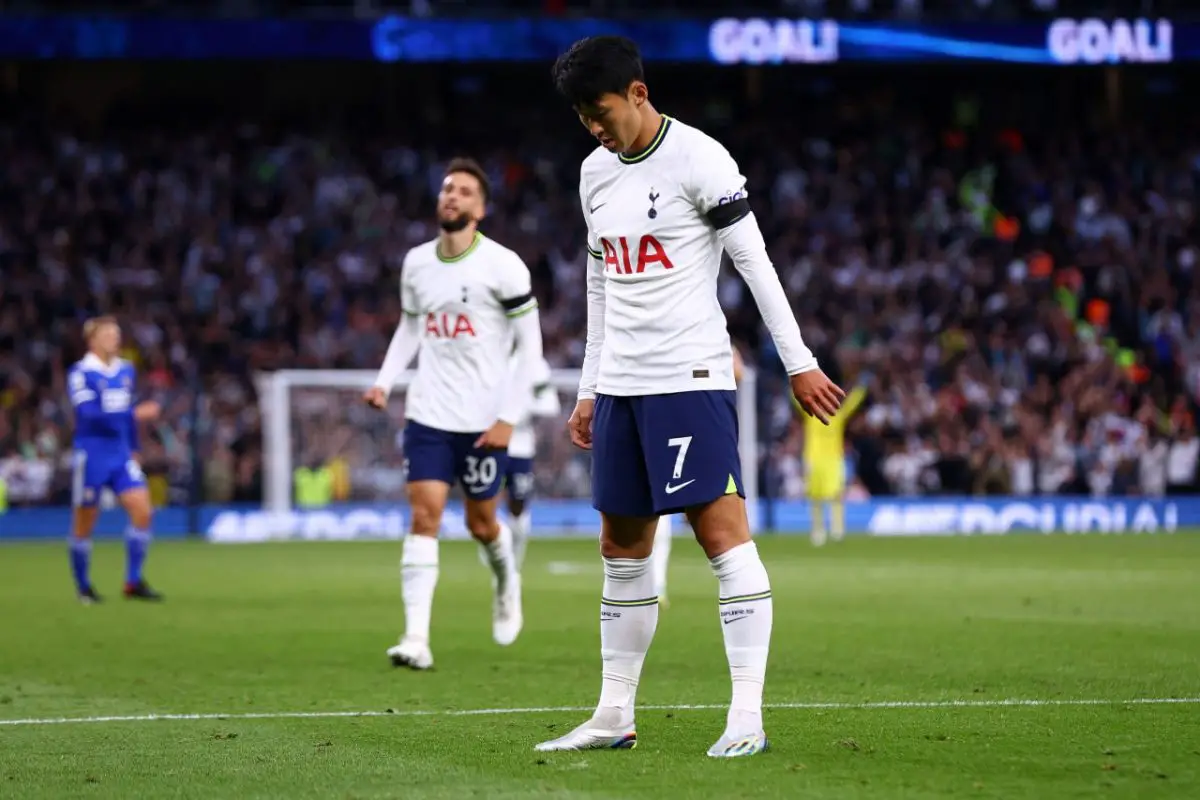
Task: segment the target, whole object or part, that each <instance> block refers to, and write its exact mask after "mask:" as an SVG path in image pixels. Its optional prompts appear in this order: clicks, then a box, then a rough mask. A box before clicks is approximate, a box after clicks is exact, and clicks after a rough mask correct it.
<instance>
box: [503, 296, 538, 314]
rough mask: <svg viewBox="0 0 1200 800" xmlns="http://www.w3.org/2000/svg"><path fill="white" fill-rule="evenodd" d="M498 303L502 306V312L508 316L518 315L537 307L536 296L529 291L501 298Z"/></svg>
mask: <svg viewBox="0 0 1200 800" xmlns="http://www.w3.org/2000/svg"><path fill="white" fill-rule="evenodd" d="M500 305H501V306H503V307H504V313H505V314H506V315H507V316H508V317H510V318H512V317H520V316H522V315H524V314H526V313H528V312H530V311H532V310H533V309H535V308H537V298H536V297H534V296H533V293H532V292H530V293H529V294H523V295H520V296H519V297H510V298H508V299H501V300H500Z"/></svg>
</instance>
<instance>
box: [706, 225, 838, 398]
mask: <svg viewBox="0 0 1200 800" xmlns="http://www.w3.org/2000/svg"><path fill="white" fill-rule="evenodd" d="M719 235H720V237H721V244H722V245H723V246H724V247H725V252H727V253H729V257H730V258H731V259H733V266H734V267H735V268H736V269H737V271H738V272H739V273H740V274H741V276H742V278H743V279H744V280H745V281H746V285H747V286H749V287H750V293H751V294H752V295H754V302H755V303H756V304H757V305H758V311H759V313H760V314H762V318H763V324H764V325H766V326H767V330H768V331H770V332H771V338H772V339H774V340H775V348H776V349H777V350H778V351H779V358H780V360H781V361H783V366H784V368H785V369H787V373H788V374H789V375H797V374H799V373H801V372H809V371H810V370H814V369H817V359H816V356H814V355H813V352H812V351H811V350H809V349H808V345H806V344H804V337H803V336H801V335H800V325H799V324H798V323H797V322H796V317H795V315H793V314H792V307H791V304H790V303H788V299H787V295H786V294H785V293H784V291H783V284H781V283H780V282H779V275H778V274H777V273H776V272H775V265H774V264H772V263H771V257H770V256H769V255H767V243H766V242H765V241H763V236H762V231H760V230H759V228H758V221H757V220H756V219H755V218H754V215H753V214H751V215H749V216H747V217H745V218H744V219H742V220H740V221H738V222H736V223H734V224H733V225H730V226H729V227H727V228H721V229H720V231H719Z"/></svg>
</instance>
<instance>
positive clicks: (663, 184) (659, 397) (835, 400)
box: [537, 36, 844, 758]
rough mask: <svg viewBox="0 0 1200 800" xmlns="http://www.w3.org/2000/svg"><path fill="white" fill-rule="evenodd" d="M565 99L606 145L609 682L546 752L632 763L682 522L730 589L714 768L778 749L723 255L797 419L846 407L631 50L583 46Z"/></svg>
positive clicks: (599, 449) (629, 46) (729, 185)
mask: <svg viewBox="0 0 1200 800" xmlns="http://www.w3.org/2000/svg"><path fill="white" fill-rule="evenodd" d="M553 76H554V83H555V86H556V88H557V89H558V91H559V93H560V94H561V95H562V96H563V97H564V98H565V99H566V100H567V102H568V103H570V104H571V107H572V108H573V109H574V110H575V112H576V113H577V114H578V115H579V119H580V121H581V122H582V123H583V125H584V127H585V128H587V130H588V132H589V133H591V134H592V135H593V136H594V137H595V138H596V139H597V140H599V142H600V146H599V147H598V148H597V149H596V150H595V151H594V152H593V153H592V154H591V155H590V156H588V157H587V158H586V159H585V160H584V162H583V166H582V168H581V170H580V176H579V199H580V203H581V205H582V206H583V216H584V220H585V221H586V223H587V231H588V250H589V251H590V253H591V259H590V262H589V269H588V276H587V297H588V325H587V347H586V351H585V357H584V363H583V377H582V379H581V381H580V386H579V396H578V403H577V405H576V406H575V411H574V413H573V414H572V415H571V420H570V423H569V426H570V431H571V440H572V441H573V442H574V443H575V444H576V445H578V446H579V447H582V448H585V449H590V450H591V451H592V502H593V505H594V506H595V507H596V508H597V509H598V510H599V511H600V514H601V519H602V529H601V535H600V552H601V555H602V556H603V558H604V592H603V596H602V597H601V600H600V607H601V611H600V653H601V658H602V660H603V684H602V688H601V691H600V702H599V704H598V705H597V708H596V712H595V714H594V715H593V717H592V718H591V719H590V720H588V721H587V722H585V723H584V724H583V725H581V726H579V727H578V728H576V729H575V730H573V731H571V732H570V733H568V734H567V735H566V736H563V737H562V738H559V739H555V740H553V741H549V742H544V743H542V744H540V745H538V748H537V749H539V750H584V749H592V748H629V747H633V746H635V745H636V743H637V733H636V732H635V728H634V699H635V695H636V693H637V686H638V680H639V677H640V675H641V671H642V662H643V661H644V659H645V656H646V652H647V651H648V650H649V648H650V642H651V640H652V639H653V638H654V629H655V627H656V625H657V623H658V598H657V597H656V595H655V578H654V573H653V570H652V569H651V550H652V547H653V542H654V531H655V527H656V523H657V520H658V518H659V516H660V515H664V514H672V513H676V512H680V511H682V512H684V513H685V514H686V515H687V517H688V519H689V521H690V522H691V525H692V528H693V529H694V530H695V533H696V539H697V540H698V541H699V543H700V545H701V547H702V548H703V549H704V552H705V554H706V555H707V556H708V558H709V561H710V563H711V565H712V570H713V572H714V573H715V574H716V576H717V580H718V582H719V584H720V599H719V608H720V622H721V630H722V633H723V634H724V637H725V651H726V654H727V655H728V658H729V671H730V675H731V677H732V680H733V698H732V702H731V704H730V708H729V714H728V717H727V720H726V726H725V731H724V733H723V734H722V735H721V736H720V738H719V739H718V740H717V742H716V743H715V744H714V745H713V746H712V747H711V748H710V749H709V751H708V755H710V756H713V757H718V758H729V757H735V756H747V755H753V754H755V753H759V752H762V751H763V750H765V749H766V748H767V737H766V734H765V733H764V732H763V724H762V693H763V682H764V679H765V676H766V669H767V651H768V648H769V646H770V641H771V624H772V617H773V612H772V605H771V584H770V581H769V580H768V577H767V571H766V569H765V568H764V567H763V563H762V561H761V560H760V559H759V555H758V550H757V548H756V547H755V544H754V542H752V541H751V539H750V530H749V524H748V522H747V519H746V507H745V499H744V498H745V494H744V489H743V487H742V479H741V470H740V461H739V457H738V420H737V407H736V403H735V385H734V375H733V355H732V352H731V349H730V343H729V333H728V332H727V330H726V328H725V315H724V313H723V312H722V310H721V306H720V303H719V302H718V299H717V276H718V272H719V271H720V268H721V258H722V252H727V253H729V255H730V257H731V258H732V260H733V263H734V266H735V267H736V268H737V270H738V272H739V273H740V274H741V275H742V277H743V278H744V279H745V281H746V284H747V285H748V286H749V287H750V291H751V293H752V294H753V295H754V299H755V302H756V303H757V304H758V308H759V311H760V312H761V313H762V317H763V322H764V323H765V324H766V327H767V329H768V330H769V331H770V332H771V336H772V337H773V338H774V340H775V345H776V347H777V349H778V351H779V355H780V358H781V359H782V360H783V363H784V366H785V367H786V368H787V372H788V375H789V376H790V382H791V389H792V392H793V393H794V394H795V396H796V398H797V399H798V400H799V402H800V404H801V406H802V407H803V408H804V409H805V410H806V411H807V412H808V413H809V414H812V415H813V416H815V417H817V418H819V419H821V420H822V421H827V420H828V419H829V417H831V416H833V415H834V414H835V413H836V412H837V410H838V407H839V405H840V404H841V400H842V398H843V397H844V393H843V392H842V390H841V389H839V388H838V387H837V386H836V385H834V383H833V382H832V381H830V380H829V378H827V377H826V376H825V374H824V373H823V372H822V371H821V369H820V367H819V366H818V364H817V359H816V358H815V357H814V356H813V354H812V352H811V351H810V350H809V349H808V347H806V346H805V344H804V340H803V339H802V338H801V336H800V327H799V326H798V325H797V324H796V319H795V317H794V316H793V315H792V310H791V306H790V305H789V303H788V299H787V297H786V296H785V295H784V292H783V287H782V286H781V285H780V282H779V278H778V276H777V274H776V272H775V268H774V266H773V265H772V264H771V260H770V258H769V257H768V255H767V248H766V244H765V243H764V242H763V237H762V233H761V232H760V231H759V228H758V223H757V222H756V221H755V218H754V214H753V213H752V212H751V210H750V204H749V202H748V201H747V199H746V179H745V178H744V177H743V176H742V174H741V172H740V170H739V169H738V165H737V163H736V162H735V161H734V160H733V158H732V157H731V156H730V155H729V152H728V151H727V150H726V149H725V148H724V147H722V146H721V145H720V144H719V143H718V142H717V141H716V140H714V139H712V138H711V137H709V136H707V135H705V134H704V133H702V132H701V131H699V130H697V129H696V128H693V127H692V126H690V125H687V124H685V123H683V122H680V121H679V120H675V119H672V118H671V117H667V116H664V115H662V114H660V113H659V112H658V111H657V110H656V109H655V108H654V106H653V105H652V104H651V103H650V95H649V90H648V89H647V88H646V82H645V77H644V75H643V71H642V59H641V55H640V53H639V51H638V48H637V45H636V44H634V43H633V42H632V41H630V40H629V39H625V38H623V37H616V36H598V37H592V38H588V39H582V40H580V41H578V42H576V43H575V44H574V45H572V46H571V48H570V49H569V50H568V51H567V52H565V53H563V54H562V55H561V56H560V57H559V58H558V61H557V62H556V63H555V64H554V69H553Z"/></svg>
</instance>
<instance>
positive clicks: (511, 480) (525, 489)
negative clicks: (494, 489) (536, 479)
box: [504, 456, 533, 503]
mask: <svg viewBox="0 0 1200 800" xmlns="http://www.w3.org/2000/svg"><path fill="white" fill-rule="evenodd" d="M504 486H505V489H506V490H507V491H508V496H509V497H510V498H512V499H513V500H516V501H517V502H518V503H524V502H526V501H528V500H529V498H530V497H532V496H533V459H532V458H513V457H511V456H510V457H509V459H508V468H507V469H506V470H505V471H504Z"/></svg>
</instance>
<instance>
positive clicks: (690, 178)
mask: <svg viewBox="0 0 1200 800" xmlns="http://www.w3.org/2000/svg"><path fill="white" fill-rule="evenodd" d="M745 198H746V179H745V178H744V177H743V176H742V174H741V171H740V170H739V168H738V165H737V162H736V161H734V159H733V157H732V156H730V155H729V152H728V151H727V150H726V149H725V148H724V147H723V146H722V145H721V144H720V143H718V142H717V141H716V140H715V139H713V138H711V137H710V136H708V135H706V134H704V133H702V132H701V131H699V130H697V129H696V128H693V127H691V126H690V125H685V124H684V123H682V122H679V121H678V120H674V119H671V118H670V117H663V122H662V125H661V127H660V128H659V130H658V133H657V135H656V136H655V138H654V140H653V141H652V142H651V144H650V145H649V146H648V147H647V148H646V149H645V150H644V151H642V152H641V153H638V154H633V155H616V154H613V153H611V152H609V151H608V150H606V149H604V148H603V147H600V148H597V149H596V151H595V152H593V153H592V154H591V155H590V156H588V157H587V158H586V159H585V160H584V162H583V166H582V168H581V170H580V177H579V199H580V203H581V205H582V206H583V216H584V220H585V221H586V223H587V230H588V251H589V253H590V255H591V257H590V258H589V264H588V276H587V280H588V284H587V296H588V331H587V347H586V351H585V357H584V364H583V370H582V372H583V375H582V378H581V380H580V385H579V396H580V397H581V398H589V397H594V396H595V395H596V394H597V393H600V394H608V395H616V396H638V395H650V394H673V393H676V392H688V391H696V390H721V389H733V388H735V386H734V379H733V357H732V354H731V351H730V343H729V333H728V331H727V330H726V327H725V314H724V312H723V311H722V310H721V306H720V303H719V301H718V297H717V278H718V274H719V272H720V268H721V257H722V251H728V252H729V255H730V257H731V258H732V259H733V262H734V266H735V268H736V269H737V270H738V272H739V273H740V274H741V275H742V277H743V278H744V279H745V281H746V283H747V285H748V286H749V288H750V291H751V293H752V294H753V295H754V299H755V301H756V302H757V304H758V307H759V311H760V312H761V314H762V317H763V322H764V323H765V325H766V327H767V329H768V330H769V331H770V332H771V335H772V337H773V338H774V340H775V343H776V347H777V349H778V351H779V354H780V357H781V358H782V360H783V363H784V366H785V367H786V368H787V371H788V374H792V375H794V374H797V373H800V372H806V371H808V370H812V369H816V368H817V362H816V359H815V358H814V357H813V354H812V352H811V351H810V350H809V349H808V347H806V346H805V344H804V340H803V339H802V338H801V336H800V328H799V326H798V325H797V324H796V319H795V317H794V316H793V314H792V310H791V307H790V304H789V303H788V300H787V297H786V295H785V294H784V292H783V287H782V285H781V284H780V282H779V276H778V275H777V273H776V272H775V268H774V266H773V265H772V264H771V261H770V258H769V257H768V255H767V250H766V244H765V243H764V242H763V238H762V233H761V232H760V231H759V228H758V223H757V222H756V221H755V219H754V215H753V214H751V213H750V212H749V207H748V204H747V203H746V202H745ZM727 212H731V213H727Z"/></svg>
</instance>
